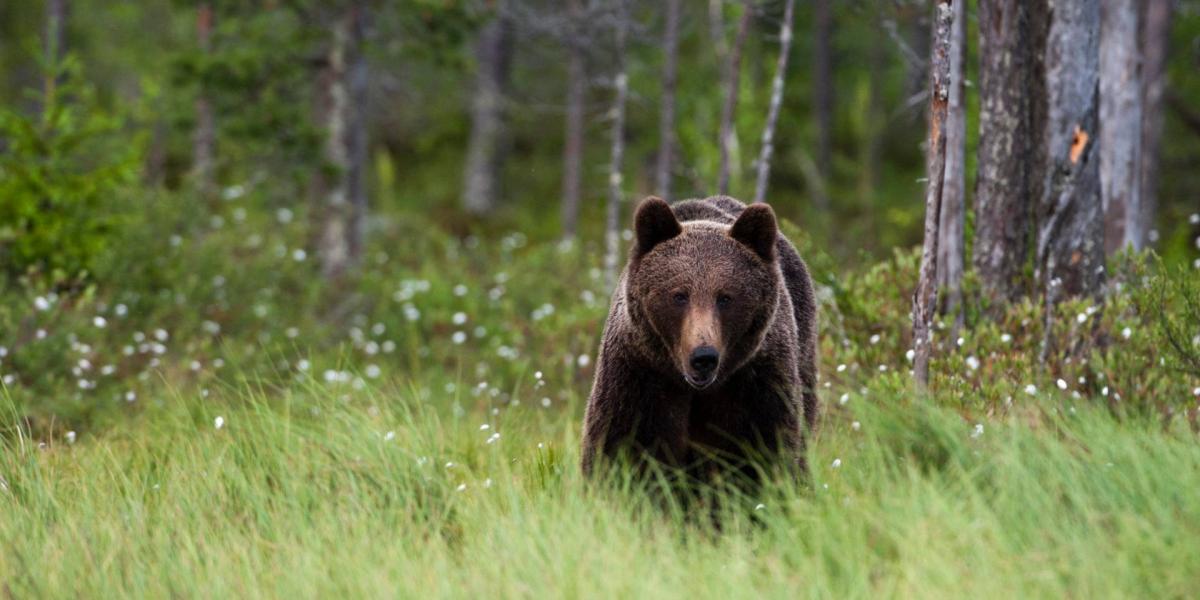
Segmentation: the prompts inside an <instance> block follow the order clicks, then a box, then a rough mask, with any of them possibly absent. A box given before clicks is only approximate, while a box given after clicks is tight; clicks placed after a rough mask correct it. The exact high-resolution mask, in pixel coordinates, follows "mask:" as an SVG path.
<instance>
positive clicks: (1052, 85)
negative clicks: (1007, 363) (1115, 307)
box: [1037, 0, 1105, 318]
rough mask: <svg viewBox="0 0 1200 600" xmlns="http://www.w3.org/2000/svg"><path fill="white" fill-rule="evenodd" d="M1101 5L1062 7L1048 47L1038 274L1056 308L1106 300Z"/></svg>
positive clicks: (1067, 1) (1070, 0)
mask: <svg viewBox="0 0 1200 600" xmlns="http://www.w3.org/2000/svg"><path fill="white" fill-rule="evenodd" d="M1099 42H1100V6H1099V4H1098V3H1097V2H1095V1H1094V0H1056V2H1055V4H1054V10H1053V12H1052V13H1051V20H1050V32H1049V35H1048V37H1047V42H1046V88H1047V100H1048V112H1047V126H1046V137H1045V144H1046V145H1045V148H1046V164H1045V174H1046V183H1045V188H1044V191H1043V194H1042V200H1041V204H1040V206H1039V207H1038V238H1037V272H1038V275H1039V283H1040V284H1041V286H1042V290H1043V293H1044V294H1045V302H1046V305H1047V312H1046V314H1047V318H1049V316H1050V314H1051V312H1052V311H1051V310H1050V307H1052V306H1053V305H1054V304H1056V303H1057V302H1058V301H1059V300H1060V299H1062V298H1064V297H1067V296H1081V295H1091V296H1098V295H1099V294H1100V292H1101V290H1102V287H1103V284H1104V280H1105V273H1104V212H1103V210H1102V209H1101V204H1100V169H1099V166H1100V160H1099V159H1100V157H1099V154H1098V153H1097V148H1096V143H1097V141H1098V137H1097V134H1098V133H1099V123H1098V119H1099V114H1100V106H1099V104H1100V99H1099V95H1100V94H1099V91H1100V90H1099V66H1100V65H1099V56H1100V48H1099Z"/></svg>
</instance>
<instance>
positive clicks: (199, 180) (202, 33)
mask: <svg viewBox="0 0 1200 600" xmlns="http://www.w3.org/2000/svg"><path fill="white" fill-rule="evenodd" d="M214 18H215V15H214V12H213V6H212V4H211V3H208V2H205V3H202V4H201V5H200V6H199V8H197V9H196V40H197V43H198V45H199V46H200V51H201V52H203V53H204V54H211V53H212V30H213V24H214ZM216 129H217V128H216V118H215V116H214V115H213V107H212V101H211V100H210V99H209V97H208V90H207V89H205V85H204V83H203V82H201V84H200V92H199V94H198V95H197V96H196V129H195V130H194V131H193V132H192V178H193V179H194V181H195V183H196V190H197V191H198V192H199V193H200V196H201V198H203V199H204V200H205V201H206V202H208V203H210V204H212V203H213V202H215V201H216V197H217V184H216V144H217V132H216Z"/></svg>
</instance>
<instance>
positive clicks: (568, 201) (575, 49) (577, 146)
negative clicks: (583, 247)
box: [562, 0, 587, 240]
mask: <svg viewBox="0 0 1200 600" xmlns="http://www.w3.org/2000/svg"><path fill="white" fill-rule="evenodd" d="M568 11H569V15H570V17H569V18H570V21H571V28H572V30H573V31H574V32H575V33H576V35H572V36H571V37H570V39H568V40H566V45H567V122H566V133H565V134H564V144H563V183H562V186H563V197H562V227H563V240H574V239H575V232H576V230H577V229H578V227H579V201H580V196H581V195H582V189H583V188H582V180H583V112H584V107H583V101H584V95H585V93H586V92H587V87H586V86H587V82H586V79H585V78H586V77H587V75H586V73H585V70H584V69H585V67H584V62H583V47H582V45H581V44H582V43H581V42H580V40H579V36H578V35H577V34H578V30H579V29H580V28H581V27H582V26H583V22H582V21H583V15H582V14H581V12H582V6H581V5H580V0H570V1H569V2H568Z"/></svg>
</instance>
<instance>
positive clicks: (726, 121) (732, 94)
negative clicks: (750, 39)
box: [717, 0, 754, 195]
mask: <svg viewBox="0 0 1200 600" xmlns="http://www.w3.org/2000/svg"><path fill="white" fill-rule="evenodd" d="M753 16H754V10H753V7H752V6H751V4H750V2H749V0H746V1H745V2H743V3H742V17H741V18H740V19H738V29H737V36H736V37H735V38H734V42H733V50H731V51H730V52H729V60H728V61H727V62H726V63H725V72H724V73H722V77H721V95H722V96H723V98H724V102H723V103H722V104H721V129H720V133H719V135H720V136H721V139H720V140H719V146H720V150H721V164H720V167H719V170H718V173H717V190H718V191H719V192H720V193H721V194H722V195H725V194H729V179H730V169H731V168H732V165H733V154H734V152H735V149H736V148H737V145H738V139H737V119H736V116H737V102H738V90H739V88H740V87H741V85H740V83H741V75H742V49H743V48H744V47H745V46H746V36H747V34H748V32H749V31H750V19H751V18H753Z"/></svg>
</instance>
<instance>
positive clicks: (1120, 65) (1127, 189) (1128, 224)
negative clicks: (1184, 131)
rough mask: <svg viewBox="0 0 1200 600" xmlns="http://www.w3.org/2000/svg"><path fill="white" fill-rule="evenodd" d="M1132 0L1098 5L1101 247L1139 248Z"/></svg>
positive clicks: (1138, 97) (1138, 100)
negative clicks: (1102, 216) (1102, 225)
mask: <svg viewBox="0 0 1200 600" xmlns="http://www.w3.org/2000/svg"><path fill="white" fill-rule="evenodd" d="M1140 59H1141V56H1140V48H1139V47H1138V8H1137V2H1136V1H1135V0H1101V3H1100V146H1099V152H1100V157H1099V158H1100V193H1101V199H1102V206H1103V207H1104V221H1105V236H1104V246H1105V249H1106V250H1107V251H1108V252H1110V253H1111V252H1115V251H1117V250H1119V249H1121V248H1124V247H1126V246H1128V247H1132V248H1133V249H1134V250H1141V249H1142V227H1141V223H1140V220H1141V216H1142V207H1141V192H1142V189H1141V182H1140V181H1139V179H1138V178H1139V176H1140V175H1141V166H1142V160H1141V144H1142V86H1141V77H1140V76H1139V74H1138V67H1139V62H1140Z"/></svg>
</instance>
